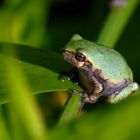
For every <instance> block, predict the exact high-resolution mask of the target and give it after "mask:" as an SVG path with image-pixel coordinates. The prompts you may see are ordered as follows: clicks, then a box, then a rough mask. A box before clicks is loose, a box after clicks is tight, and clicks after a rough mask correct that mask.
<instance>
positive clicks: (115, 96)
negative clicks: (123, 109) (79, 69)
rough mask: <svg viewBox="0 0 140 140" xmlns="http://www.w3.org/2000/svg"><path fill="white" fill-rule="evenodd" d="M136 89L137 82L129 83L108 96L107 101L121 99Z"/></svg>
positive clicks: (111, 101)
mask: <svg viewBox="0 0 140 140" xmlns="http://www.w3.org/2000/svg"><path fill="white" fill-rule="evenodd" d="M137 89H138V84H137V83H135V82H133V83H131V84H129V85H128V86H127V87H125V88H123V89H122V90H121V91H120V92H116V93H114V94H111V95H110V96H108V102H109V103H118V102H119V101H121V100H123V99H124V98H126V97H127V96H129V95H130V94H131V93H133V92H134V91H136V90H137Z"/></svg>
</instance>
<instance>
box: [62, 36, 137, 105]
mask: <svg viewBox="0 0 140 140" xmlns="http://www.w3.org/2000/svg"><path fill="white" fill-rule="evenodd" d="M62 53H63V57H64V59H65V60H66V61H67V62H69V63H70V64H72V65H73V66H74V67H75V68H76V70H77V71H78V78H79V80H80V82H81V84H82V85H83V86H84V87H85V91H86V92H83V93H81V94H80V95H81V96H82V97H83V100H84V102H89V103H95V102H96V101H97V100H98V99H99V97H101V96H105V97H107V100H108V102H109V103H117V102H119V101H120V100H122V99H124V98H126V97H127V96H128V95H130V94H131V93H132V92H134V91H135V90H137V89H138V84H137V83H135V82H133V73H132V71H131V69H130V67H129V66H128V64H127V63H126V61H125V59H124V58H123V56H122V55H121V54H120V53H118V52H117V51H115V50H114V49H111V48H108V47H106V46H104V45H101V44H98V43H94V42H91V41H88V40H86V39H84V38H82V37H81V36H80V35H78V34H75V35H74V36H73V37H72V38H71V40H70V41H69V42H68V43H67V44H66V46H65V47H64V49H63V51H62Z"/></svg>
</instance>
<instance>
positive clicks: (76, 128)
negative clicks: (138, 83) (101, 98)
mask: <svg viewBox="0 0 140 140" xmlns="http://www.w3.org/2000/svg"><path fill="white" fill-rule="evenodd" d="M139 106H140V90H139V91H138V92H136V93H135V94H133V95H132V96H129V98H127V99H125V100H124V101H122V102H120V103H118V104H114V105H110V104H105V103H104V104H101V103H98V104H92V105H91V107H92V112H91V113H88V114H86V115H84V116H83V117H81V118H78V119H77V120H75V121H73V122H71V123H69V124H67V125H65V126H61V127H60V126H59V127H57V128H54V129H53V130H52V131H51V132H50V136H51V137H50V138H51V139H52V140H58V139H63V138H64V137H65V140H72V139H81V140H84V139H88V140H97V139H98V140H105V139H107V140H112V139H113V140H129V139H130V140H131V139H139V132H140V119H139V117H138V116H139V114H140V108H139Z"/></svg>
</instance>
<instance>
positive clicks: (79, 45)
mask: <svg viewBox="0 0 140 140" xmlns="http://www.w3.org/2000/svg"><path fill="white" fill-rule="evenodd" d="M93 44H94V43H93V42H90V41H88V40H85V39H83V38H82V37H81V36H80V35H78V34H75V35H73V36H72V38H71V39H70V41H69V42H68V43H67V44H66V45H65V47H64V48H63V50H62V51H63V56H64V59H65V60H66V61H68V62H69V63H70V64H72V65H73V66H75V67H78V68H83V67H84V65H85V64H87V62H90V61H89V57H90V56H89V54H90V51H91V49H92V46H93Z"/></svg>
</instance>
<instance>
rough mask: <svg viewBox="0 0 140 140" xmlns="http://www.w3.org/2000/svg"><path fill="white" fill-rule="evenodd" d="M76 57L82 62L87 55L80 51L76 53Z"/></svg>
mask: <svg viewBox="0 0 140 140" xmlns="http://www.w3.org/2000/svg"><path fill="white" fill-rule="evenodd" d="M75 58H76V59H77V60H78V61H80V62H84V61H85V60H86V57H85V56H84V55H83V54H82V53H79V52H77V53H76V55H75Z"/></svg>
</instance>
